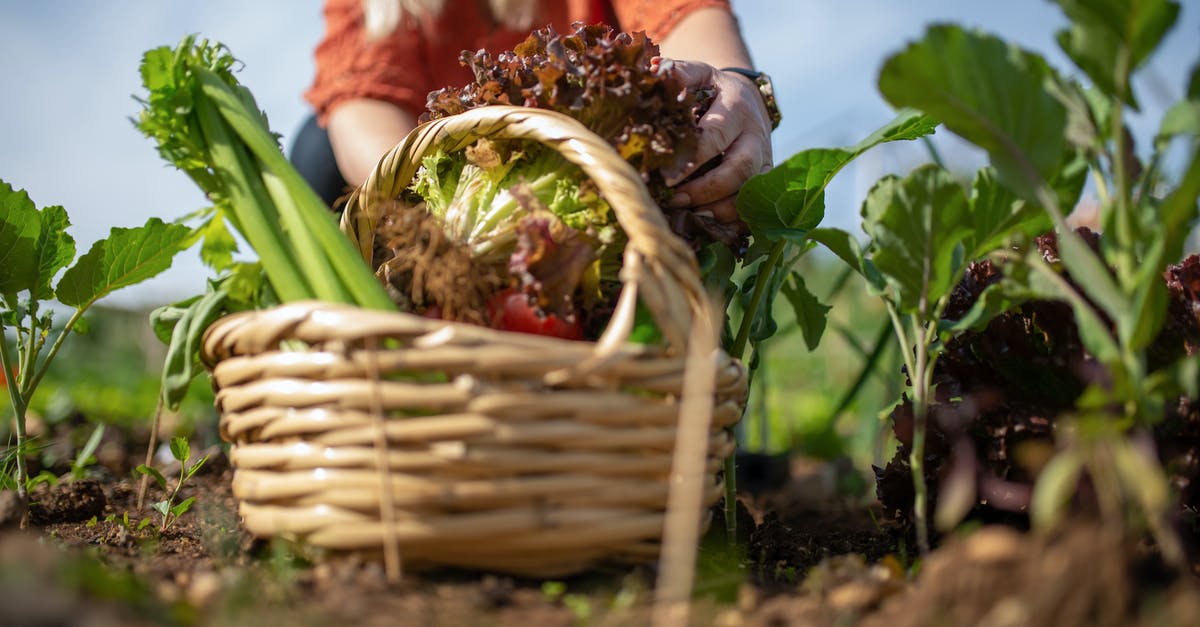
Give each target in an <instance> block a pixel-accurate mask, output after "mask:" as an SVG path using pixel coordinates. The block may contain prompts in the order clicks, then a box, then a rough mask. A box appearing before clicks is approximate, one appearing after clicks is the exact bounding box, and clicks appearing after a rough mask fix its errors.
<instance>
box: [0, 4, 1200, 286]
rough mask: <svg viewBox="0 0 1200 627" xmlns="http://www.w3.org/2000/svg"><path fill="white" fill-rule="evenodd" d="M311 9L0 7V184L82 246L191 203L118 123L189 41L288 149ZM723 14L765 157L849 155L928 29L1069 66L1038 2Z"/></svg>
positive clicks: (835, 210)
mask: <svg viewBox="0 0 1200 627" xmlns="http://www.w3.org/2000/svg"><path fill="white" fill-rule="evenodd" d="M452 1H457V0H452ZM1182 4H1183V12H1182V15H1181V18H1180V20H1179V22H1178V23H1177V25H1176V27H1175V29H1174V30H1173V31H1172V33H1171V35H1170V36H1169V38H1168V40H1167V42H1166V44H1165V45H1164V48H1163V49H1162V51H1161V52H1160V54H1159V55H1157V56H1156V57H1155V58H1154V59H1152V60H1151V62H1150V64H1149V68H1148V70H1147V71H1145V72H1143V80H1142V81H1141V83H1140V84H1138V85H1137V88H1138V89H1139V94H1140V97H1141V99H1142V101H1143V104H1144V109H1145V113H1144V117H1145V118H1147V119H1151V120H1156V119H1157V118H1158V117H1159V115H1160V114H1161V111H1162V109H1163V108H1164V107H1166V106H1168V105H1169V104H1170V103H1172V102H1174V101H1175V100H1176V99H1178V98H1179V97H1180V95H1181V94H1182V91H1183V85H1184V79H1185V76H1186V75H1187V72H1188V71H1189V70H1190V68H1191V67H1192V65H1193V64H1194V63H1196V62H1197V60H1200V36H1197V35H1200V2H1196V1H1195V0H1184V1H1183V2H1182ZM320 8H321V3H320V1H319V0H206V1H203V2H196V1H191V2H187V1H184V0H158V1H153V2H152V1H150V0H141V1H135V0H105V1H104V2H78V1H77V2H4V3H0V77H3V81H4V89H3V91H2V92H0V179H4V180H5V181H8V182H9V183H10V184H12V185H13V186H14V187H17V188H24V189H26V190H27V191H28V192H29V194H30V196H31V197H32V198H33V200H34V202H36V203H37V204H38V205H39V206H44V205H51V204H57V205H63V206H64V207H66V209H67V211H68V212H69V213H70V214H71V216H72V219H73V223H74V224H73V226H72V227H71V229H70V232H71V233H72V235H74V237H75V239H76V240H77V242H78V245H79V248H80V249H81V250H85V249H86V248H87V247H88V246H90V245H91V243H92V242H93V241H95V240H96V239H98V238H100V237H103V236H104V235H105V234H107V232H108V229H109V228H110V227H113V226H132V225H135V224H141V223H143V222H145V220H146V219H147V218H149V217H151V216H160V217H163V218H164V219H172V218H175V217H178V216H181V215H184V214H186V213H188V212H190V211H192V210H194V209H197V208H199V207H201V206H203V204H204V199H203V197H202V196H201V195H200V193H199V191H198V190H197V189H196V188H195V187H194V186H193V184H192V183H191V181H190V180H188V179H187V177H186V176H184V175H183V174H182V173H180V172H178V171H176V170H174V169H172V168H170V167H169V166H167V165H166V164H165V162H163V161H162V160H161V159H160V158H159V157H158V155H157V153H156V152H155V150H154V147H153V145H152V144H151V143H150V141H149V140H147V139H145V138H143V137H142V136H141V134H140V133H138V132H137V131H136V130H135V129H134V128H133V126H132V125H131V123H130V122H129V117H130V116H132V115H134V114H135V113H136V111H137V104H136V103H135V102H134V101H133V98H132V97H133V96H134V95H135V94H140V83H139V77H138V73H137V68H138V62H139V60H140V58H141V55H142V53H143V52H144V51H145V50H147V49H149V48H153V47H156V46H161V45H174V44H175V43H177V42H178V41H179V39H180V38H181V37H182V36H183V35H185V34H188V33H197V34H199V35H201V36H203V37H207V38H209V39H214V40H218V41H221V42H223V43H225V44H226V45H227V46H229V48H230V49H231V50H232V51H233V53H234V55H235V56H237V57H238V58H239V59H241V60H242V61H243V62H244V64H245V68H244V70H243V71H242V72H241V74H240V75H239V77H240V80H241V81H242V83H243V84H245V85H246V86H248V87H249V88H250V89H251V90H252V91H253V93H254V94H255V96H256V98H257V99H258V101H259V104H260V105H261V106H262V107H263V108H264V109H265V110H266V112H267V114H268V116H269V118H270V120H271V125H272V128H273V129H274V130H275V131H276V132H278V133H280V134H282V135H283V136H284V141H285V145H286V143H287V142H288V141H289V139H290V136H291V135H292V133H293V132H294V131H295V130H296V128H297V127H298V125H299V124H300V122H301V121H302V120H303V118H304V116H305V115H306V113H307V111H306V108H305V104H304V102H303V100H302V98H301V92H302V91H303V90H304V88H305V87H306V86H307V84H308V81H309V78H310V76H311V73H312V60H311V53H312V48H313V46H314V45H315V44H316V42H317V40H318V38H319V37H320V34H321V28H322V25H321V15H320ZM734 8H735V10H736V11H737V13H738V14H739V16H740V20H741V24H742V29H743V32H744V33H745V35H746V38H747V40H748V42H749V45H750V48H751V53H752V55H753V56H754V59H755V61H756V64H757V65H758V66H759V67H760V68H761V69H764V70H765V71H767V72H768V73H770V74H771V75H772V76H773V77H774V79H775V84H776V89H777V90H778V95H779V101H780V103H781V106H782V108H783V112H784V121H783V124H782V125H781V126H780V127H779V129H778V130H777V131H776V133H775V136H774V141H775V146H774V147H775V157H776V160H782V159H784V158H786V157H788V156H790V155H791V154H794V153H795V152H798V151H800V150H802V149H805V148H811V147H823V146H841V145H846V144H850V143H853V142H855V141H857V140H858V139H859V138H861V137H862V136H864V135H866V134H867V133H868V132H870V131H871V130H872V129H874V128H875V127H877V126H879V125H880V124H882V123H883V122H886V121H887V120H888V119H889V118H890V109H889V107H888V106H887V105H886V104H885V103H884V102H883V101H882V100H881V99H880V97H879V96H878V93H877V90H876V88H875V81H876V78H877V72H878V69H879V66H880V65H881V64H882V62H883V60H884V59H885V58H886V56H887V55H889V54H890V53H892V52H895V51H897V50H899V49H900V48H902V47H903V45H904V44H905V43H906V42H907V41H909V40H911V39H914V38H916V37H918V36H919V35H920V34H921V32H922V31H923V30H924V29H925V27H926V26H927V25H928V24H929V23H931V22H938V21H954V22H958V23H962V24H964V25H968V26H975V27H979V28H982V29H985V30H988V31H991V32H994V33H997V34H999V35H1001V36H1003V37H1005V38H1007V39H1009V40H1011V41H1014V42H1017V43H1019V44H1021V45H1023V46H1025V47H1027V48H1030V49H1033V50H1036V51H1038V52H1041V53H1043V54H1045V55H1046V56H1047V58H1048V59H1049V60H1050V62H1051V63H1052V64H1054V65H1055V66H1057V67H1059V68H1060V69H1065V68H1068V67H1069V65H1068V64H1067V62H1066V59H1065V57H1064V56H1063V55H1062V54H1061V53H1060V52H1059V51H1058V49H1057V46H1056V45H1055V44H1054V33H1055V31H1056V30H1058V29H1059V28H1061V27H1062V26H1063V25H1064V23H1065V20H1064V19H1063V18H1062V16H1061V14H1060V12H1059V10H1058V9H1057V7H1055V6H1054V5H1052V4H1051V3H1049V2H1047V1H1045V0H1008V1H1005V2H996V1H993V0H839V1H837V2H827V1H826V2H820V1H815V0H734ZM1143 126H1144V125H1143ZM1135 128H1141V130H1142V131H1143V132H1148V130H1147V129H1149V127H1148V126H1144V128H1143V127H1137V126H1135ZM936 141H937V143H938V145H939V147H940V148H941V149H942V150H943V152H944V154H945V156H946V158H947V159H949V160H952V161H954V162H956V163H963V164H967V165H974V164H975V163H976V162H977V161H978V159H979V157H978V155H977V154H976V153H974V152H973V151H971V150H969V149H966V148H964V147H963V146H962V144H961V143H960V142H957V141H955V140H954V138H953V137H952V136H950V135H949V134H947V133H945V132H939V133H938V135H937V138H936ZM923 157H924V152H923V149H922V148H921V147H920V145H918V144H908V145H892V146H889V147H886V148H884V149H880V150H877V151H874V152H872V153H868V155H866V156H864V158H862V159H860V161H859V162H857V163H856V165H853V166H851V167H850V168H848V169H847V170H846V171H844V172H843V173H842V174H841V175H840V176H839V178H838V179H837V180H835V182H834V184H833V185H832V186H831V188H830V190H829V193H828V195H827V203H828V213H827V218H826V224H829V225H832V226H838V227H841V228H847V229H852V230H857V229H856V227H855V225H856V216H857V213H858V207H857V205H858V203H859V202H860V199H861V197H862V196H863V195H864V194H865V193H866V190H867V188H868V187H869V186H870V184H871V183H872V182H873V181H874V180H876V179H877V178H878V177H879V176H881V175H883V174H885V173H888V172H893V171H901V170H904V169H907V168H909V167H911V166H912V165H914V164H915V163H916V162H917V161H919V160H921V159H922V158H923ZM205 276H207V275H206V271H205V270H204V269H203V268H202V266H201V265H200V263H199V261H198V259H196V255H195V253H193V252H189V253H185V254H184V255H183V256H182V257H181V259H180V260H179V261H178V262H177V264H176V267H175V268H173V269H171V270H170V271H168V272H167V273H166V274H164V275H163V276H161V277H160V278H158V279H156V280H154V281H151V282H149V283H147V284H145V285H143V286H139V287H137V288H133V289H131V290H127V291H125V292H120V293H117V294H115V295H114V296H112V297H110V299H109V301H108V304H113V305H119V306H143V305H145V306H153V305H158V304H161V303H164V302H168V301H171V300H176V299H178V298H181V297H184V296H188V295H190V294H192V293H196V292H198V291H200V290H201V289H202V287H203V280H204V278H205Z"/></svg>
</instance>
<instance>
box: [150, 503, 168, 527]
mask: <svg viewBox="0 0 1200 627" xmlns="http://www.w3.org/2000/svg"><path fill="white" fill-rule="evenodd" d="M150 507H152V508H154V511H156V512H158V513H159V514H162V517H163V520H164V522H165V520H166V518H167V516H170V515H171V504H170V503H168V502H166V501H158V502H157V503H155V504H154V505H151V506H150Z"/></svg>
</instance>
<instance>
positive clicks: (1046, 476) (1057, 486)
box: [1029, 451, 1083, 529]
mask: <svg viewBox="0 0 1200 627" xmlns="http://www.w3.org/2000/svg"><path fill="white" fill-rule="evenodd" d="M1082 474H1083V459H1082V458H1081V457H1080V456H1079V455H1078V454H1077V453H1075V452H1074V451H1063V452H1060V453H1059V454H1057V455H1055V456H1054V457H1053V458H1051V459H1050V462H1049V463H1047V464H1046V467H1045V468H1043V469H1042V472H1041V474H1039V475H1038V478H1037V483H1035V484H1034V486H1033V498H1032V499H1031V502H1030V506H1029V509H1030V512H1029V513H1030V519H1031V521H1032V522H1033V526H1034V527H1035V528H1037V529H1050V528H1052V527H1054V525H1056V524H1058V522H1059V521H1060V520H1062V517H1063V514H1064V513H1065V512H1066V508H1067V505H1068V504H1069V503H1070V502H1071V497H1072V496H1073V495H1074V494H1075V491H1076V487H1077V486H1078V485H1079V477H1080V476H1081V475H1082Z"/></svg>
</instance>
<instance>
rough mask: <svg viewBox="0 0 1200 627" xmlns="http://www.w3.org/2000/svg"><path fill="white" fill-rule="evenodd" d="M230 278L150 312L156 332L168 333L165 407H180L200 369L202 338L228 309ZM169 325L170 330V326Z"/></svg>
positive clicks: (164, 364) (163, 393)
mask: <svg viewBox="0 0 1200 627" xmlns="http://www.w3.org/2000/svg"><path fill="white" fill-rule="evenodd" d="M228 283H229V281H228V280H226V281H221V282H219V283H217V284H215V285H210V287H209V290H208V291H207V292H205V294H204V295H203V296H199V297H195V298H191V299H188V300H187V301H184V302H183V303H181V304H180V305H176V306H168V307H160V308H158V309H155V310H154V311H153V312H152V313H151V314H150V321H151V324H152V325H153V326H154V329H155V333H156V334H159V338H160V339H162V335H161V334H162V333H164V332H165V333H168V334H169V335H168V336H167V338H166V339H165V340H164V341H165V342H166V343H167V356H166V358H165V359H164V360H163V369H162V386H161V387H162V397H163V402H164V403H165V405H166V407H167V408H168V409H171V410H176V409H178V408H179V404H180V403H182V402H183V399H184V397H186V396H187V392H188V389H189V388H190V386H191V383H192V379H194V378H195V376H196V374H197V373H198V372H199V369H198V368H197V360H198V359H199V350H200V339H201V337H202V336H203V335H204V332H205V331H206V330H207V329H208V327H209V325H211V324H212V323H213V322H215V321H216V320H217V318H219V317H220V316H222V315H223V314H224V313H225V312H226V303H227V301H228V294H227V292H226V290H225V286H226V285H227V284H228ZM168 328H169V330H168Z"/></svg>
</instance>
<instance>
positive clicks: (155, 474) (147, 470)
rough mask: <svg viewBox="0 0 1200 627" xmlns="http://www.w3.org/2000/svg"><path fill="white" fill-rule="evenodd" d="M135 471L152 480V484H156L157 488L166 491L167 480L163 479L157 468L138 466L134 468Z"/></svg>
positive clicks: (144, 465)
mask: <svg viewBox="0 0 1200 627" xmlns="http://www.w3.org/2000/svg"><path fill="white" fill-rule="evenodd" d="M136 470H137V471H138V472H140V473H141V474H143V475H148V476H149V477H151V478H152V479H154V483H157V484H158V487H160V488H162V489H164V490H166V489H167V478H166V477H164V476H163V474H162V473H161V472H159V471H158V469H157V468H155V467H153V466H147V465H146V464H138V467H137V468H136Z"/></svg>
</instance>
